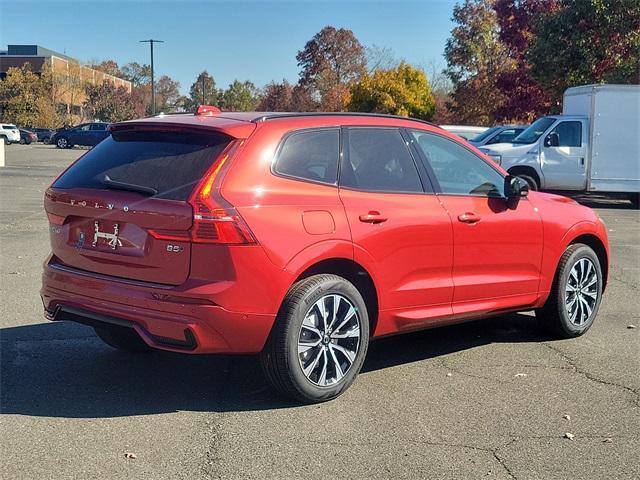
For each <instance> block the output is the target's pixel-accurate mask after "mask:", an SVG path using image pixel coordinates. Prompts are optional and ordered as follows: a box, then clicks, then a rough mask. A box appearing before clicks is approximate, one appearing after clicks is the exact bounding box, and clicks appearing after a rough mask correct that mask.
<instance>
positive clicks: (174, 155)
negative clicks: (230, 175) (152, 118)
mask: <svg viewBox="0 0 640 480" xmlns="http://www.w3.org/2000/svg"><path fill="white" fill-rule="evenodd" d="M229 141H230V138H229V137H227V136H224V135H218V134H209V133H207V134H204V133H188V132H140V131H138V132H134V131H128V132H127V131H123V132H114V133H112V134H111V135H110V136H109V137H107V138H106V139H105V140H103V141H102V142H100V143H99V144H98V145H97V146H96V147H94V148H93V149H92V150H90V151H89V152H87V154H86V155H85V156H84V157H82V158H81V159H80V160H79V161H78V162H77V163H75V164H74V165H73V166H72V167H71V168H70V169H69V170H67V171H66V172H65V173H64V174H63V175H62V176H61V177H60V178H59V179H58V180H57V181H56V182H55V183H54V184H53V187H54V188H96V189H112V188H117V187H118V184H126V185H129V186H134V187H135V186H139V187H143V189H144V188H146V189H153V190H156V191H157V192H158V193H157V194H156V195H155V196H156V197H158V198H167V199H172V200H187V199H188V198H189V194H190V193H191V191H192V190H193V188H194V186H195V185H196V184H197V183H198V182H199V181H200V179H201V178H202V176H203V175H204V173H205V172H206V171H207V169H208V168H209V167H210V166H211V164H212V163H213V161H214V160H215V158H216V157H218V155H219V154H220V153H221V152H222V150H224V148H225V147H226V146H227V144H228V143H229ZM122 188H123V186H122V185H120V189H122Z"/></svg>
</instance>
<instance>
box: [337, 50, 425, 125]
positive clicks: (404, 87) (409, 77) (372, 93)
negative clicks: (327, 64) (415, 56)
mask: <svg viewBox="0 0 640 480" xmlns="http://www.w3.org/2000/svg"><path fill="white" fill-rule="evenodd" d="M348 109H349V110H350V111H352V112H376V113H389V114H393V115H403V116H409V117H414V118H421V119H424V120H430V119H431V118H432V117H433V114H434V112H435V99H434V97H433V93H432V92H431V86H430V85H429V81H428V80H427V76H426V75H425V74H424V72H423V71H422V70H419V69H417V68H413V67H412V66H411V65H409V64H407V63H405V62H401V63H400V65H398V66H397V67H396V68H393V69H390V70H377V71H375V72H373V74H372V75H365V76H364V77H362V79H361V80H360V82H358V83H355V84H354V85H353V86H352V87H351V100H350V102H349V104H348Z"/></svg>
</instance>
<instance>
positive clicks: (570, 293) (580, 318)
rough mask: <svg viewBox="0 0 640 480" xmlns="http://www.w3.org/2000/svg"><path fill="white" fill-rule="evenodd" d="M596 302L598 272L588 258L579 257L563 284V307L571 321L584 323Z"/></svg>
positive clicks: (579, 323)
mask: <svg viewBox="0 0 640 480" xmlns="http://www.w3.org/2000/svg"><path fill="white" fill-rule="evenodd" d="M597 302H598V272H597V271H596V267H595V265H594V264H593V262H592V261H591V260H590V259H588V258H581V259H579V260H578V261H577V262H576V263H575V264H574V265H573V267H572V268H571V271H570V272H569V276H568V278H567V283H566V285H565V309H566V311H567V314H568V316H569V320H570V321H571V323H573V324H574V325H577V326H582V325H584V324H585V323H586V322H587V321H588V320H589V318H590V317H591V314H592V313H593V309H594V307H595V306H596V303H597Z"/></svg>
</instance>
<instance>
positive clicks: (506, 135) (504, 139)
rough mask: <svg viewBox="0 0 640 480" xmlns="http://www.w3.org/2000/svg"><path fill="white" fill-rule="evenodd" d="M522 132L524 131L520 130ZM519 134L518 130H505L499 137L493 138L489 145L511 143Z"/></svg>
mask: <svg viewBox="0 0 640 480" xmlns="http://www.w3.org/2000/svg"><path fill="white" fill-rule="evenodd" d="M520 131H522V130H520ZM518 133H520V132H516V130H514V129H513V128H509V129H507V130H503V131H502V132H500V133H499V134H498V135H496V136H495V137H493V138H492V139H491V140H490V141H488V142H487V144H494V143H510V142H511V140H513V139H514V138H515V136H516V135H517V134H518Z"/></svg>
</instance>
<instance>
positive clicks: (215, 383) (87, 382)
mask: <svg viewBox="0 0 640 480" xmlns="http://www.w3.org/2000/svg"><path fill="white" fill-rule="evenodd" d="M545 340H549V338H547V337H545V336H542V335H541V334H540V333H539V331H538V330H537V329H536V327H535V318H534V317H532V316H529V315H523V314H511V315H506V316H502V317H496V318H492V319H487V320H480V321H476V322H472V323H467V324H461V325H454V326H449V327H443V328H437V329H432V330H426V331H421V332H416V333H411V334H406V335H398V336H395V337H390V338H385V339H380V340H376V341H374V342H372V343H371V345H370V348H369V353H368V356H367V360H366V362H365V365H364V368H363V372H372V371H376V370H381V369H385V368H388V367H392V366H395V365H400V364H407V363H412V362H419V361H427V360H429V359H431V358H434V357H438V356H440V355H444V354H447V353H452V352H457V351H462V350H467V349H471V348H475V347H479V346H482V345H487V344H490V343H503V342H508V343H514V342H539V341H545ZM0 341H1V344H0V345H1V347H0V412H1V413H3V414H18V415H30V416H48V417H63V418H104V417H122V416H130V415H148V414H158V413H168V412H175V411H180V410H186V411H213V412H221V411H247V410H264V409H274V408H288V407H293V406H298V404H296V403H294V402H291V401H289V400H285V399H282V398H281V397H279V396H278V395H277V394H275V393H274V392H273V391H272V390H271V389H270V388H269V387H268V385H267V384H266V382H265V380H264V377H263V375H262V373H261V371H260V368H259V364H258V360H257V358H256V357H255V356H246V355H245V356H231V355H180V354H173V353H166V352H153V353H149V354H141V355H133V354H126V353H121V352H118V351H116V350H113V349H112V348H110V347H108V346H106V345H104V344H103V343H102V342H101V341H100V340H99V339H98V338H97V337H96V336H95V334H94V333H93V330H92V329H90V328H88V327H85V326H83V325H78V324H74V323H68V322H59V323H58V322H56V323H43V324H35V325H26V326H20V327H11V328H4V329H0ZM358 381H360V382H366V381H367V378H366V375H365V376H363V377H361V378H360V379H359V380H358Z"/></svg>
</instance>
